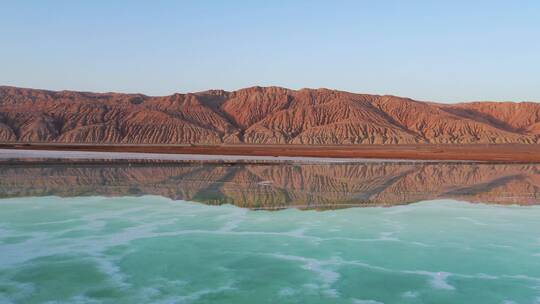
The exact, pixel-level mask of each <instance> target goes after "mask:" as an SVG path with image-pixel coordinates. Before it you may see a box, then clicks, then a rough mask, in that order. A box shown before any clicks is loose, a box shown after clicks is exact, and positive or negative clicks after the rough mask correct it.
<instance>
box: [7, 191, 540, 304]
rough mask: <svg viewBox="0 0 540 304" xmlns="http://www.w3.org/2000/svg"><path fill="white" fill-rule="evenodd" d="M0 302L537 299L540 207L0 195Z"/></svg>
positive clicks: (539, 286) (372, 302) (365, 302)
mask: <svg viewBox="0 0 540 304" xmlns="http://www.w3.org/2000/svg"><path fill="white" fill-rule="evenodd" d="M0 210H1V211H0V303H358V304H377V303H387V304H388V303H477V304H481V303H507V304H508V303H531V304H533V303H540V207H538V206H497V205H484V204H471V203H465V202H459V201H453V200H436V201H424V202H420V203H416V204H410V205H404V206H396V207H391V208H381V207H368V208H350V209H341V210H328V211H314V210H297V209H287V210H281V211H260V210H259V211H253V210H249V209H243V208H239V207H235V206H231V205H222V206H209V205H204V204H200V203H194V202H187V201H181V200H171V199H168V198H164V197H161V196H141V197H130V196H122V197H114V198H112V197H111V198H107V197H102V196H89V197H70V198H59V197H56V196H47V197H20V198H7V199H1V200H0Z"/></svg>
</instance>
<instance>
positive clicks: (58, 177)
mask: <svg viewBox="0 0 540 304" xmlns="http://www.w3.org/2000/svg"><path fill="white" fill-rule="evenodd" d="M93 195H102V196H140V195H160V196H164V197H167V198H170V199H173V200H188V201H195V202H200V203H204V204H208V205H221V204H232V205H236V206H239V207H245V208H252V209H282V208H287V207H297V208H301V209H335V208H346V207H353V206H392V205H401V204H407V203H412V202H418V201H422V200H432V199H456V200H463V201H468V202H482V203H493V204H520V205H530V204H538V203H540V165H532V164H531V165H523V164H473V163H471V164H452V163H432V164H429V163H401V164H400V163H360V164H303V165H291V164H286V165H283V164H279V165H278V164H276V165H249V164H246V165H216V164H206V165H201V164H182V165H170V164H169V165H164V164H145V165H140V164H139V165H129V164H113V165H91V164H85V165H73V164H72V165H35V164H33V165H21V166H2V167H0V197H2V198H7V197H25V196H61V197H76V196H93Z"/></svg>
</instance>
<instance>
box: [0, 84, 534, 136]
mask: <svg viewBox="0 0 540 304" xmlns="http://www.w3.org/2000/svg"><path fill="white" fill-rule="evenodd" d="M0 142H51V143H54V142H58V143H115V144H122V143H130V144H221V143H256V144H414V143H418V144H423V143H455V144H473V143H527V144H533V143H540V104H536V103H530V102H529V103H510V102H504V103H495V102H475V103H461V104H456V105H446V104H436V103H429V102H420V101H415V100H412V99H408V98H401V97H395V96H379V95H366V94H353V93H348V92H342V91H335V90H328V89H316V90H315V89H302V90H289V89H285V88H279V87H266V88H262V87H252V88H247V89H242V90H238V91H234V92H226V91H221V90H212V91H205V92H199V93H188V94H173V95H170V96H163V97H150V96H145V95H141V94H118V93H88V92H73V91H60V92H54V91H46V90H35V89H23V88H15V87H6V86H3V87H1V86H0Z"/></svg>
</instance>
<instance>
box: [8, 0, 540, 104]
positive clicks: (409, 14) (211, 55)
mask: <svg viewBox="0 0 540 304" xmlns="http://www.w3.org/2000/svg"><path fill="white" fill-rule="evenodd" d="M0 84H3V85H14V86H22V87H34V88H47V89H54V90H58V89H73V90H87V91H119V92H141V93H145V94H149V95H167V94H171V93H173V92H190V91H201V90H206V89H211V88H222V89H226V90H233V89H238V88H242V87H247V86H253V85H261V86H268V85H277V86H284V87H289V88H295V89H297V88H303V87H312V88H319V87H327V88H334V89H341V90H347V91H352V92H362V93H376V94H393V95H401V96H408V97H412V98H416V99H421V100H433V101H442V102H454V101H466V100H514V101H521V100H532V101H540V1H538V0H530V1H518V0H516V1H511V0H508V1H497V0H492V1H453V0H447V1H405V0H402V1H373V0H372V1H330V0H328V1H293V0H290V1H285V0H282V1H280V0H274V1H255V0H252V1H232V0H230V1H226V0H221V1H217V0H216V1H203V0H197V1H195V0H194V1H97V0H92V1H54V0H50V1H37V0H36V1H23V0H21V1H17V0H12V1H7V0H0Z"/></svg>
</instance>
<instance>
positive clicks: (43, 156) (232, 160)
mask: <svg viewBox="0 0 540 304" xmlns="http://www.w3.org/2000/svg"><path fill="white" fill-rule="evenodd" d="M55 161H56V162H57V163H66V162H69V163H71V162H77V161H81V162H84V163H93V162H100V161H101V162H119V161H125V162H130V161H134V162H142V163H144V162H152V161H157V162H160V163H217V164H240V163H241V164H280V163H289V164H294V163H299V164H303V163H308V164H337V163H339V164H345V163H370V162H373V163H380V162H388V163H417V162H439V161H429V160H428V161H424V160H405V159H376V158H331V157H295V156H248V155H220V154H168V153H139V152H96V151H58V150H23V149H0V164H5V163H8V162H9V163H14V164H25V163H51V162H52V163H54V162H55ZM449 162H459V161H449Z"/></svg>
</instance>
